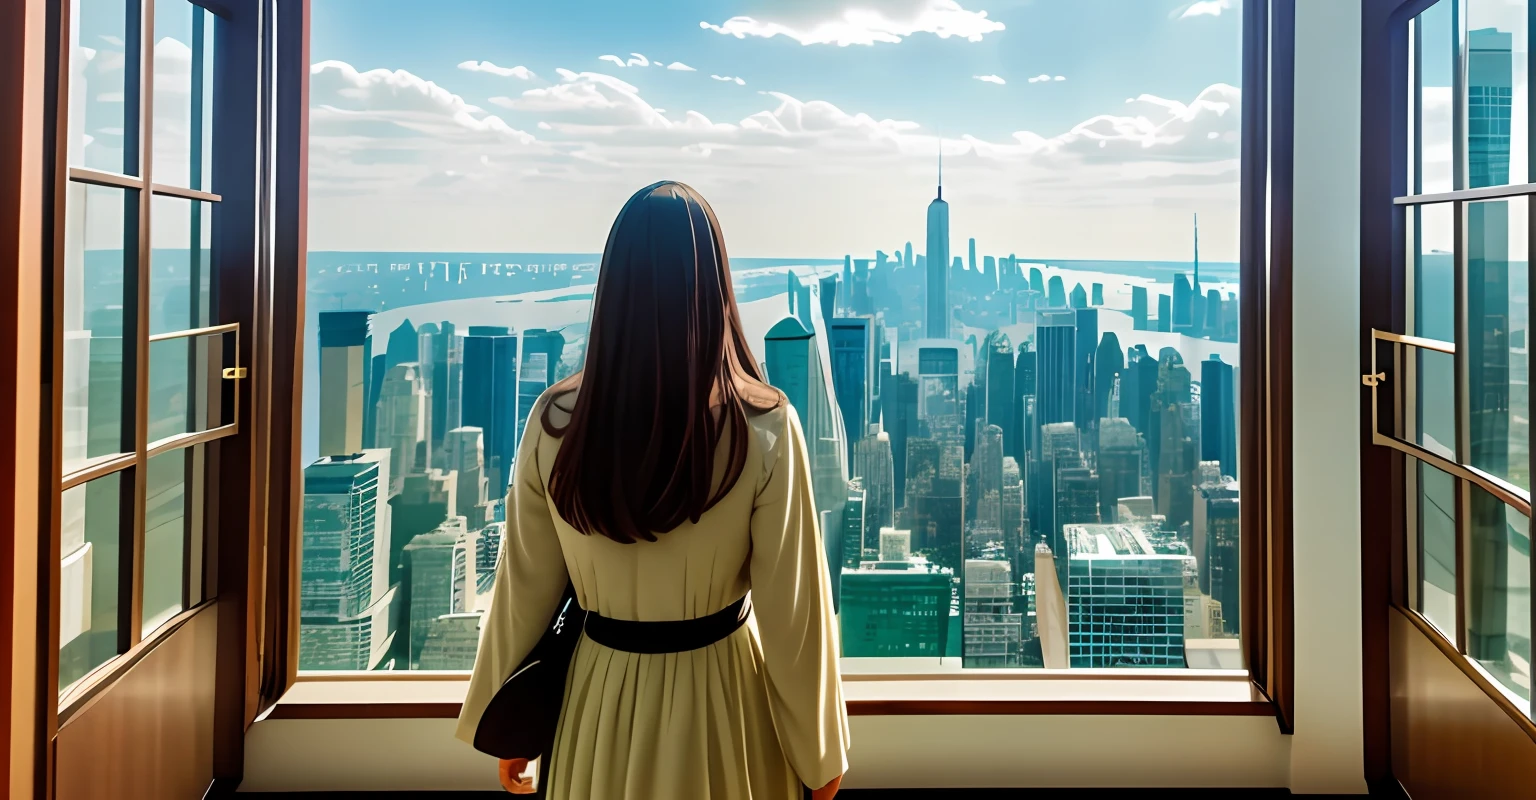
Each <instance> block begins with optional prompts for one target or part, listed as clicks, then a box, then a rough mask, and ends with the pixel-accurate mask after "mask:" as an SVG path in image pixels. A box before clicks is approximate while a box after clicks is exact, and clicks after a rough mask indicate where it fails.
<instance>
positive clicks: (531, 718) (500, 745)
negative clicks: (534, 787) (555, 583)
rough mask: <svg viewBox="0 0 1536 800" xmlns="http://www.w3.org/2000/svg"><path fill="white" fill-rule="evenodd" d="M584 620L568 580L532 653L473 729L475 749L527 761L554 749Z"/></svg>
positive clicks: (502, 687) (492, 699)
mask: <svg viewBox="0 0 1536 800" xmlns="http://www.w3.org/2000/svg"><path fill="white" fill-rule="evenodd" d="M586 617H587V612H586V611H584V610H583V609H582V607H581V604H580V603H578V602H577V601H576V587H574V586H572V585H571V584H570V583H569V582H567V583H566V584H565V594H564V595H562V596H561V598H560V605H559V606H557V607H556V610H555V616H554V617H553V618H552V619H550V621H549V627H547V628H545V629H544V635H543V636H542V637H540V638H539V642H538V644H536V645H534V646H533V652H531V653H529V654H528V657H527V658H525V659H523V663H521V664H519V665H518V666H517V669H515V670H513V671H512V677H510V678H507V680H506V682H505V683H503V684H502V685H501V688H500V689H497V690H496V696H495V697H492V698H491V702H490V704H489V705H487V706H486V707H485V714H484V715H482V716H481V717H480V725H479V727H477V728H475V749H476V750H479V751H480V752H482V753H486V754H487V755H492V756H495V757H497V758H500V759H511V758H526V759H528V760H529V761H532V760H534V759H536V758H539V757H540V756H546V757H547V756H548V755H549V754H550V753H551V752H552V751H553V749H554V744H555V728H556V726H558V725H559V724H560V707H561V706H562V705H563V704H564V703H565V677H566V673H567V672H568V671H569V670H570V667H571V656H572V654H574V653H575V652H576V643H577V641H578V640H580V639H581V630H582V626H583V625H584V624H585V623H586ZM547 761H548V758H545V759H544V761H543V762H541V765H542V764H543V763H545V762H547Z"/></svg>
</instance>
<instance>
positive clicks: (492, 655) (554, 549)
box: [455, 403, 568, 743]
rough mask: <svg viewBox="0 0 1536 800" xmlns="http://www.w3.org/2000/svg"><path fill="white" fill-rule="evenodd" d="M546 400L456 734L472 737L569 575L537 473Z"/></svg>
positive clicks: (532, 424) (521, 476)
mask: <svg viewBox="0 0 1536 800" xmlns="http://www.w3.org/2000/svg"><path fill="white" fill-rule="evenodd" d="M542 405H543V404H542V403H540V404H539V406H537V407H535V408H534V409H533V412H532V413H530V414H529V415H528V427H527V429H526V430H525V431H524V433H523V441H522V443H521V444H520V445H519V446H518V449H517V461H516V462H515V465H514V467H513V470H512V483H511V485H510V486H509V487H508V488H507V503H506V519H507V524H506V530H505V531H504V532H503V534H502V540H501V554H500V556H499V557H498V558H497V561H496V583H495V587H494V589H493V591H492V595H491V607H490V609H489V610H487V611H486V612H485V619H484V620H483V622H482V624H481V632H480V651H479V653H478V654H477V655H476V656H475V671H474V673H473V674H472V675H471V676H470V679H469V692H468V694H467V695H466V696H465V698H464V707H463V709H462V710H461V711H460V712H459V726H458V730H457V731H456V733H455V735H457V736H458V737H459V738H460V739H463V740H464V741H466V742H470V743H473V742H474V739H475V728H476V727H478V726H479V724H480V717H481V715H482V714H484V713H485V707H486V706H487V705H488V704H489V703H490V702H491V698H493V697H495V696H496V691H497V690H498V689H500V688H501V685H502V684H503V683H505V682H506V680H507V678H509V677H511V675H512V671H513V670H515V669H517V666H518V664H521V663H522V661H523V659H524V658H527V657H528V653H529V652H531V651H532V650H533V646H534V645H535V644H537V643H538V641H539V638H540V637H542V636H543V635H544V629H545V628H546V627H548V625H549V620H550V618H551V617H552V616H553V615H554V613H555V606H556V605H557V604H559V602H560V597H561V595H562V594H564V592H565V585H566V581H567V580H568V577H567V573H566V569H565V558H564V556H563V555H562V554H561V551H560V539H559V538H558V536H557V534H556V533H555V524H554V518H553V516H552V515H551V511H550V509H549V504H548V502H547V501H546V500H545V498H544V479H543V477H542V473H541V472H540V471H539V441H540V439H542V438H543V435H544V434H543V426H541V425H540V424H539V419H540V413H541V407H542Z"/></svg>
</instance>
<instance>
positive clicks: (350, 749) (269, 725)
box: [242, 0, 1365, 794]
mask: <svg viewBox="0 0 1536 800" xmlns="http://www.w3.org/2000/svg"><path fill="white" fill-rule="evenodd" d="M1296 6H1297V7H1296V38H1297V43H1296V50H1297V54H1298V58H1297V59H1296V197H1297V202H1296V208H1295V242H1294V254H1295V264H1294V280H1293V287H1294V289H1293V290H1294V293H1295V295H1294V299H1295V305H1294V308H1295V312H1296V317H1297V319H1296V324H1295V326H1294V328H1293V330H1294V332H1295V333H1294V337H1295V338H1294V342H1293V347H1294V354H1295V365H1296V368H1295V370H1294V377H1293V380H1294V396H1293V403H1294V409H1295V420H1294V430H1295V433H1294V437H1295V438H1294V443H1295V475H1294V477H1293V480H1294V487H1295V517H1294V518H1295V578H1296V584H1295V613H1296V733H1295V735H1294V736H1290V737H1287V736H1282V735H1280V733H1279V732H1278V730H1277V728H1276V726H1275V723H1274V721H1273V720H1271V719H1267V718H1262V717H1186V718H1176V717H885V718H876V717H856V718H854V719H853V720H852V734H853V750H852V752H851V753H850V765H851V766H850V772H849V775H848V781H847V784H846V785H848V786H849V787H886V786H911V787H944V786H953V787H960V786H1063V787H1065V786H1080V787H1099V786H1139V787H1165V786H1166V787H1200V786H1208V787H1265V786H1269V787H1279V786H1288V787H1290V788H1291V789H1292V790H1293V791H1294V792H1296V793H1297V794H1305V793H1329V792H1334V793H1363V792H1364V791H1365V781H1364V778H1363V764H1362V748H1363V744H1362V724H1361V691H1360V681H1361V656H1360V636H1361V632H1360V591H1359V586H1360V522H1359V521H1360V502H1359V497H1358V491H1359V490H1358V487H1359V485H1360V480H1359V476H1360V464H1359V453H1358V452H1357V449H1356V447H1355V442H1357V441H1358V440H1359V436H1360V421H1359V414H1358V402H1359V395H1358V394H1357V393H1358V392H1359V391H1360V389H1359V385H1360V383H1359V375H1360V373H1361V370H1360V365H1359V364H1358V363H1357V361H1358V357H1357V353H1358V349H1359V348H1358V345H1357V342H1358V341H1359V335H1360V321H1359V311H1358V309H1359V252H1360V251H1359V185H1358V184H1359V174H1360V163H1359V147H1360V145H1359V130H1360V124H1359V111H1358V109H1359V107H1360V103H1359V99H1360V98H1359V94H1360V80H1359V62H1360V0H1297V3H1296ZM452 730H453V724H452V722H451V721H449V720H277V721H274V720H267V721H263V722H258V723H257V724H256V725H254V726H253V727H252V728H251V730H250V733H249V734H248V735H247V738H246V765H245V772H246V780H245V783H244V785H243V786H242V788H243V789H245V790H246V791H280V790H298V789H354V790H370V789H393V790H411V789H444V790H447V789H495V788H496V776H495V768H494V764H492V763H491V762H490V761H489V759H486V758H484V757H481V756H479V755H478V754H476V753H474V752H473V751H471V750H470V749H469V748H468V747H467V746H465V745H462V744H460V743H459V742H458V741H457V740H455V739H454V738H453V737H452ZM1108 764H1112V765H1113V769H1106V768H1105V766H1106V765H1108Z"/></svg>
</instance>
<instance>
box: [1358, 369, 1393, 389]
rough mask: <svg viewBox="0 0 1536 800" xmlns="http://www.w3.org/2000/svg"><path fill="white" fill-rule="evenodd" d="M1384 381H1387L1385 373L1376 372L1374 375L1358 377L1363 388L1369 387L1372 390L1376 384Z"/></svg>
mask: <svg viewBox="0 0 1536 800" xmlns="http://www.w3.org/2000/svg"><path fill="white" fill-rule="evenodd" d="M1386 379H1387V373H1385V372H1378V373H1376V374H1375V375H1361V376H1360V383H1361V384H1362V385H1364V386H1369V387H1371V388H1372V389H1374V388H1376V386H1377V384H1379V383H1381V382H1382V381H1384V380H1386Z"/></svg>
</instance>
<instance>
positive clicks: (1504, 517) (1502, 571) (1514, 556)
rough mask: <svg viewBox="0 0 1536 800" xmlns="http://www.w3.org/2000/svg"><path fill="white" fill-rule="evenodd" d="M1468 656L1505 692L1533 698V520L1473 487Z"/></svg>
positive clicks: (1468, 572) (1470, 536) (1470, 535)
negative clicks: (1487, 672) (1501, 686)
mask: <svg viewBox="0 0 1536 800" xmlns="http://www.w3.org/2000/svg"><path fill="white" fill-rule="evenodd" d="M1471 516H1472V519H1471V528H1470V532H1469V538H1470V542H1469V545H1468V562H1469V563H1468V569H1467V591H1468V592H1469V593H1470V594H1471V597H1469V598H1467V655H1468V656H1470V657H1472V658H1474V659H1476V660H1477V661H1478V662H1479V663H1481V664H1482V665H1483V667H1484V668H1485V669H1487V670H1488V671H1489V672H1490V673H1491V674H1492V675H1493V677H1494V679H1495V680H1497V681H1498V682H1499V683H1500V684H1502V685H1503V686H1504V688H1505V689H1507V690H1509V691H1510V692H1511V693H1513V694H1514V695H1516V696H1518V697H1520V698H1521V699H1524V700H1526V701H1529V700H1530V697H1531V537H1530V520H1529V519H1528V518H1526V517H1525V516H1524V515H1522V514H1520V513H1518V512H1516V511H1515V510H1513V509H1511V508H1509V507H1508V506H1506V505H1504V504H1503V503H1501V502H1499V500H1498V499H1497V498H1495V497H1494V496H1493V495H1490V494H1488V493H1487V492H1484V491H1483V490H1482V489H1479V488H1477V487H1476V486H1474V487H1472V508H1471Z"/></svg>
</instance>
